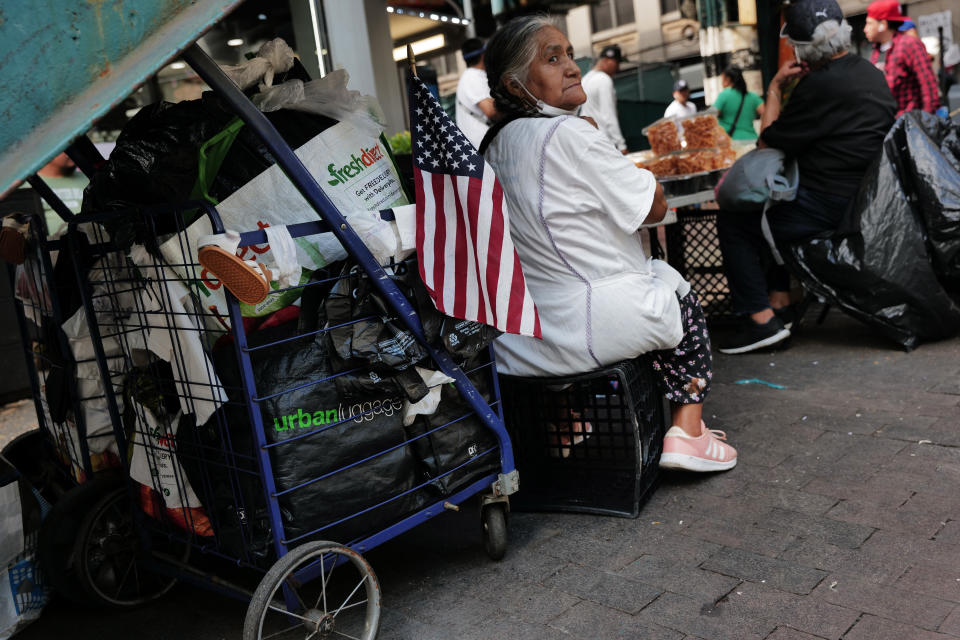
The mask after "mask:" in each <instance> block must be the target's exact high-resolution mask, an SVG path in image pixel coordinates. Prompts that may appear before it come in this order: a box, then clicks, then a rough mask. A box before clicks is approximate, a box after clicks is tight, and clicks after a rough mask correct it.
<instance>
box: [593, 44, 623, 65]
mask: <svg viewBox="0 0 960 640" xmlns="http://www.w3.org/2000/svg"><path fill="white" fill-rule="evenodd" d="M600 57H601V58H612V59H614V60H616V61H617V62H626V60H627V59H626V57H624V55H623V53H621V52H620V45H618V44H608V45H607V46H605V47H604V48H603V49H601V50H600Z"/></svg>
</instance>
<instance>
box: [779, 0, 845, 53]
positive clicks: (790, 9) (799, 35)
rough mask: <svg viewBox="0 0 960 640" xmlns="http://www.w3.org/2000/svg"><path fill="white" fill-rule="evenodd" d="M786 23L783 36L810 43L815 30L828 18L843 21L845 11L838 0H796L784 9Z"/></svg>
mask: <svg viewBox="0 0 960 640" xmlns="http://www.w3.org/2000/svg"><path fill="white" fill-rule="evenodd" d="M783 17H784V20H785V22H784V25H783V28H782V29H780V37H781V38H790V39H791V40H793V41H794V42H797V43H800V44H806V43H809V42H810V41H811V40H812V38H813V30H814V29H816V28H817V26H819V25H820V23H822V22H826V21H827V20H836V21H837V22H841V21H843V11H841V10H840V5H838V4H837V2H836V0H794V1H793V2H791V3H790V4H789V5H787V7H786V9H784V11H783Z"/></svg>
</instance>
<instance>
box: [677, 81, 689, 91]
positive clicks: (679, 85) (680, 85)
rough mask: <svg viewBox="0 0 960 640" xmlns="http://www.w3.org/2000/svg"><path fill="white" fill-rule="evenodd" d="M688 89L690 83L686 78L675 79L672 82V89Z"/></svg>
mask: <svg viewBox="0 0 960 640" xmlns="http://www.w3.org/2000/svg"><path fill="white" fill-rule="evenodd" d="M689 89H690V85H688V84H687V81H686V80H677V81H676V82H674V83H673V90H674V91H687V90H689Z"/></svg>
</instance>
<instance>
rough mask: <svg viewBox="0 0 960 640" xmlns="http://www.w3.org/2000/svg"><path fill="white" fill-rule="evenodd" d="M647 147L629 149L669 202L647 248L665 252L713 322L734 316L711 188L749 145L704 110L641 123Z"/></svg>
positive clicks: (651, 230) (652, 230) (708, 111)
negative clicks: (737, 140)
mask: <svg viewBox="0 0 960 640" xmlns="http://www.w3.org/2000/svg"><path fill="white" fill-rule="evenodd" d="M644 135H646V136H647V138H648V139H649V141H650V147H651V149H650V150H649V151H641V152H638V153H634V154H631V156H630V157H631V159H632V160H633V161H634V163H635V164H636V165H637V166H638V167H640V168H643V169H648V170H650V171H651V172H653V174H654V175H655V176H656V177H657V180H658V181H659V182H660V184H661V185H662V186H663V192H664V195H665V196H666V198H667V206H668V207H669V208H670V211H669V212H668V214H667V216H666V217H665V218H664V220H663V221H662V222H660V223H659V224H657V225H653V227H664V233H663V237H664V241H665V242H664V244H665V245H666V246H665V251H664V248H661V245H660V241H659V238H658V236H659V231H657V230H656V229H655V228H650V240H651V248H652V250H653V252H654V253H655V254H657V255H662V254H663V253H665V254H666V256H665V257H666V260H667V262H668V263H669V264H670V265H671V266H672V267H673V268H675V269H676V270H677V271H679V272H680V273H681V274H682V275H683V276H684V278H686V279H687V280H688V281H689V282H690V284H691V285H692V286H693V288H694V289H695V290H696V291H698V293H699V295H700V300H701V303H702V304H703V307H704V314H705V315H706V316H707V318H708V319H709V320H710V321H711V322H717V321H723V320H728V319H730V318H731V317H732V311H731V303H730V296H729V288H728V286H727V281H726V277H725V276H724V274H723V260H722V257H721V255H720V245H719V242H718V238H717V225H716V221H717V214H716V204H715V203H714V197H715V196H714V189H715V188H716V186H717V184H718V183H719V181H720V178H721V177H722V176H723V174H724V173H725V172H726V170H727V169H728V168H729V167H730V165H732V164H733V163H734V162H735V161H736V159H737V158H739V157H740V156H741V155H743V154H744V153H746V152H747V151H748V150H749V149H750V148H751V146H752V145H743V144H736V143H734V142H733V141H731V139H730V136H728V135H727V133H726V131H724V130H723V128H721V127H720V125H719V124H718V123H717V118H716V112H714V111H713V110H707V111H705V112H701V113H698V114H696V115H693V116H688V117H683V118H676V117H670V118H662V119H660V120H658V121H656V122H654V123H653V124H651V125H650V126H648V127H647V128H645V129H644Z"/></svg>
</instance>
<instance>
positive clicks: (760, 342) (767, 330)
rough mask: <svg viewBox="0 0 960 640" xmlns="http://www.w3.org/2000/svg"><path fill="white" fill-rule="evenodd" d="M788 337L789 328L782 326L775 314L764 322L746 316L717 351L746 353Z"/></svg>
mask: <svg viewBox="0 0 960 640" xmlns="http://www.w3.org/2000/svg"><path fill="white" fill-rule="evenodd" d="M789 337H790V330H789V329H787V328H786V327H785V326H783V320H781V319H780V318H779V317H777V316H776V315H774V316H773V317H772V318H770V320H768V321H767V322H765V323H764V324H758V323H756V322H754V321H753V320H751V319H750V318H746V319H745V320H744V322H743V325H742V326H741V328H740V330H739V331H737V334H736V335H735V336H733V338H732V339H731V340H730V341H729V342H728V343H727V344H726V345H724V346H722V347H720V348H719V349H717V351H719V352H720V353H728V354H737V353H748V352H750V351H756V350H757V349H762V348H764V347H769V346H771V345H775V344H777V343H778V342H783V341H784V340H786V339H787V338H789Z"/></svg>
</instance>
